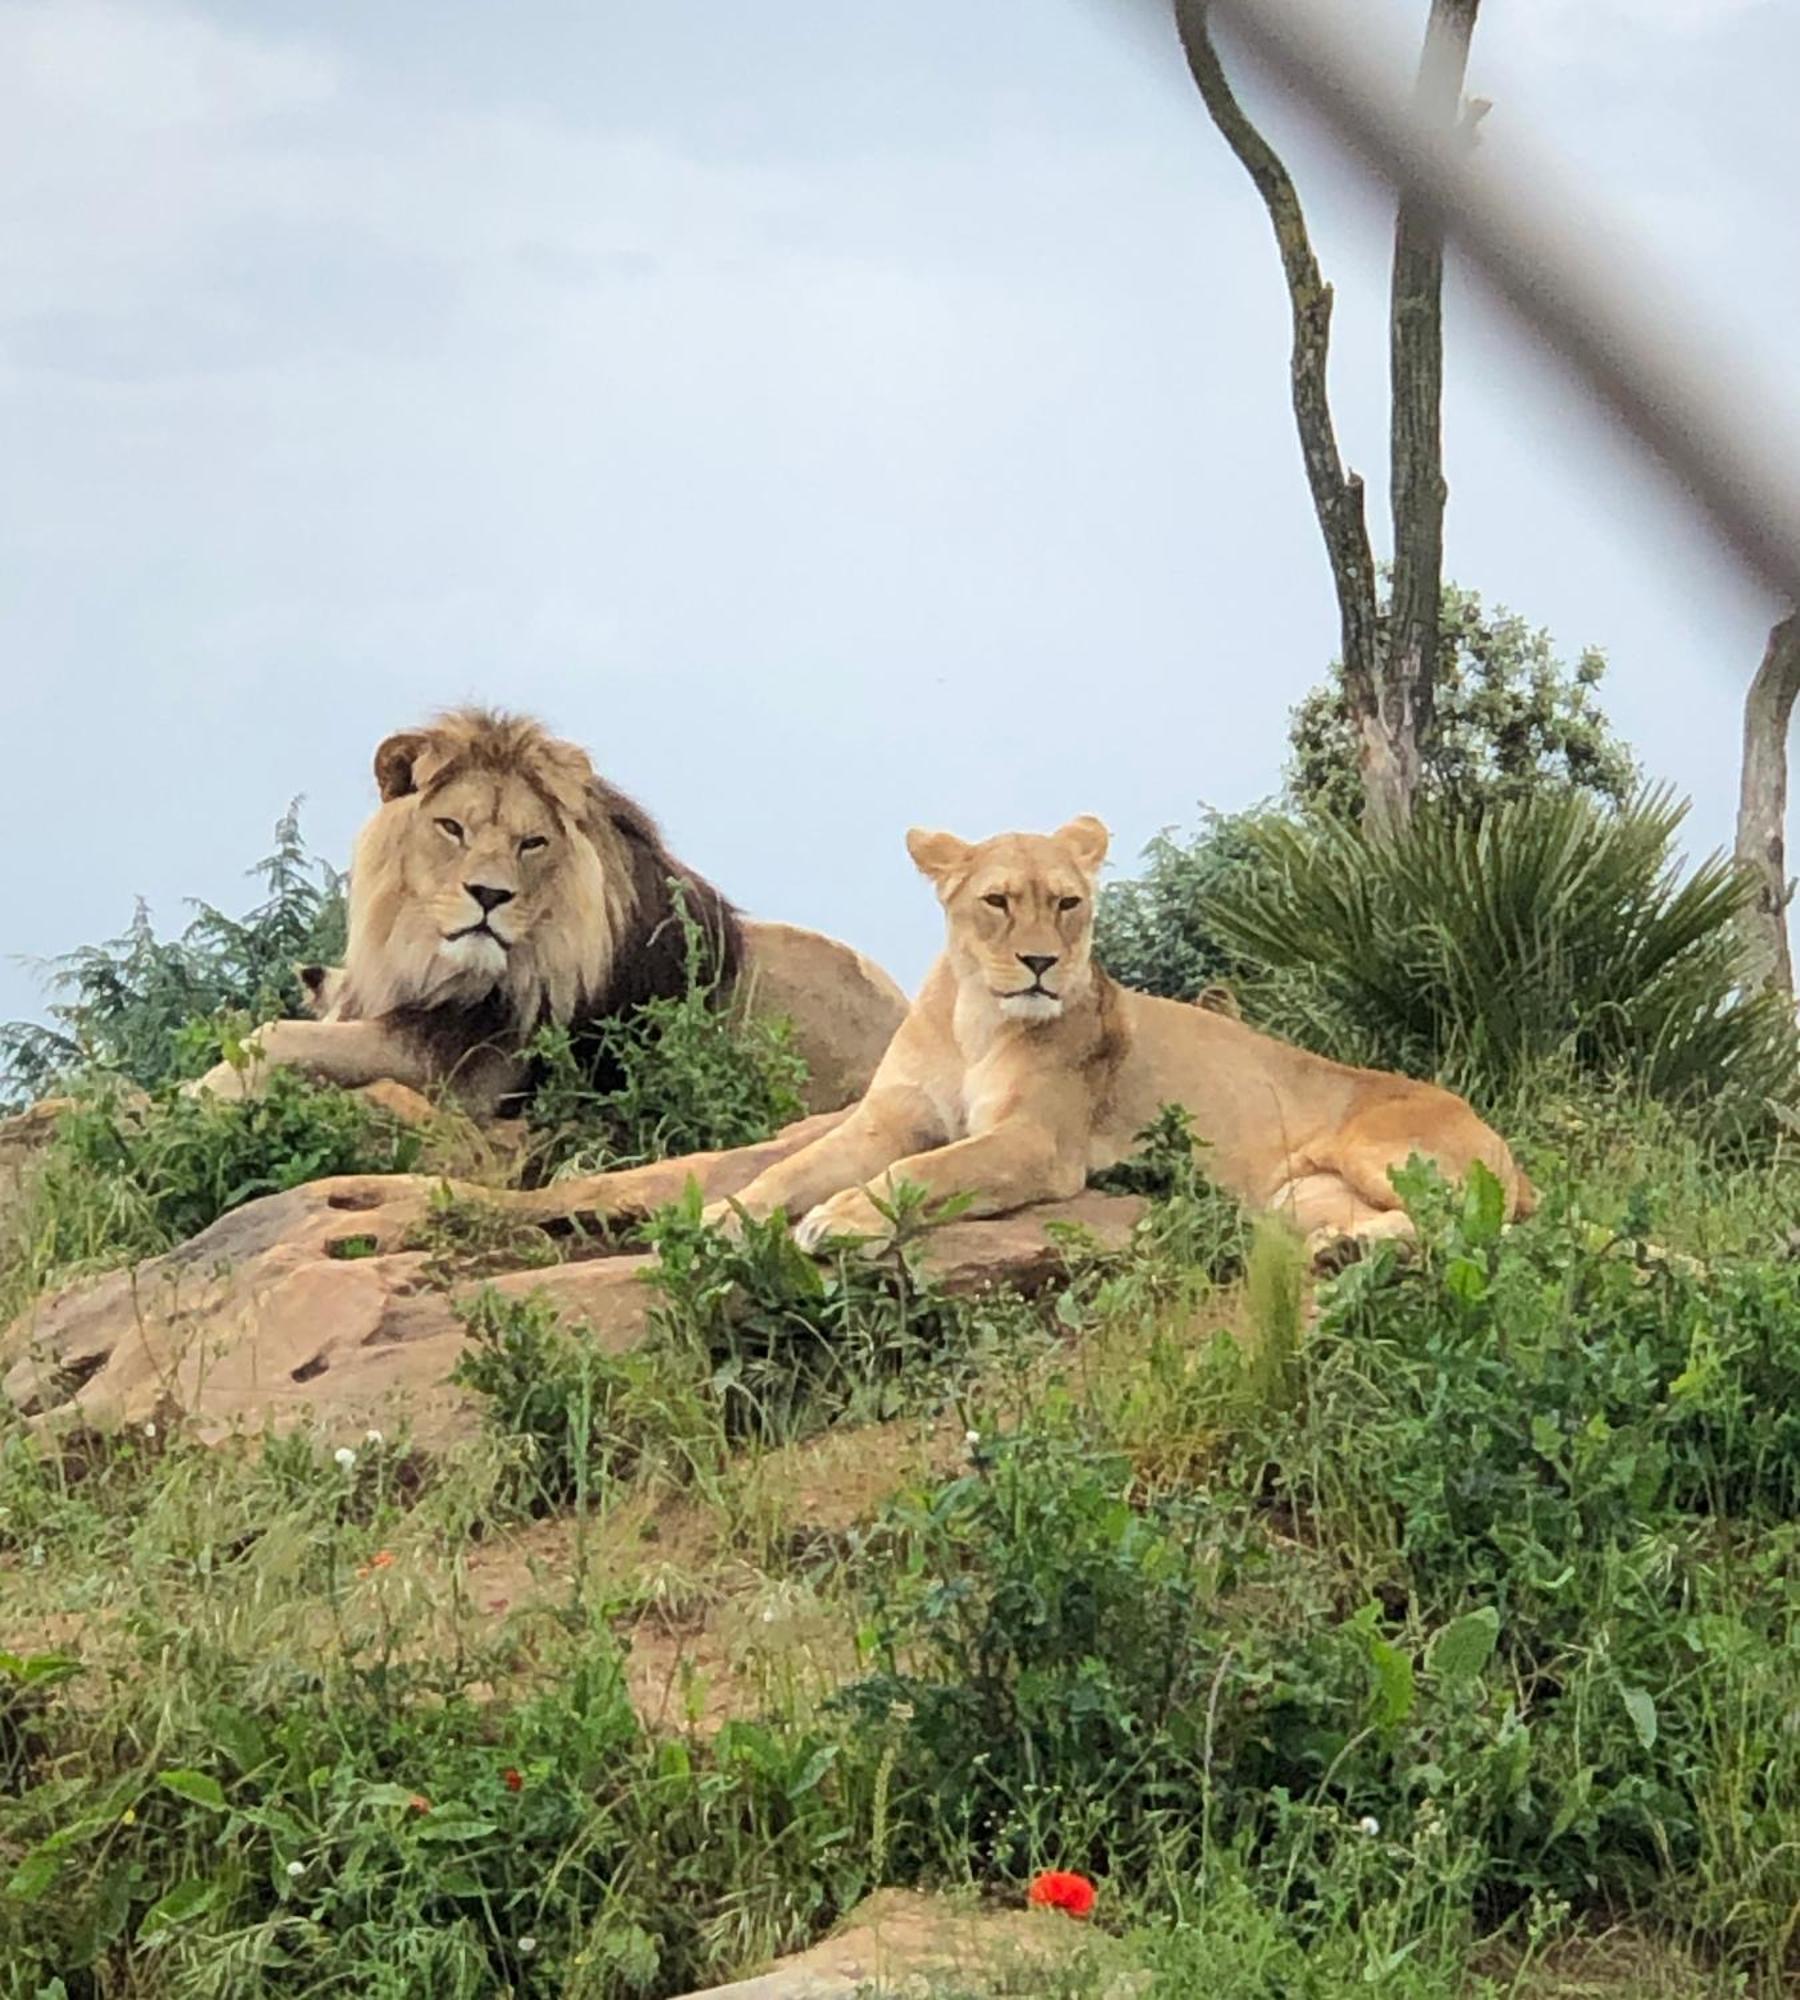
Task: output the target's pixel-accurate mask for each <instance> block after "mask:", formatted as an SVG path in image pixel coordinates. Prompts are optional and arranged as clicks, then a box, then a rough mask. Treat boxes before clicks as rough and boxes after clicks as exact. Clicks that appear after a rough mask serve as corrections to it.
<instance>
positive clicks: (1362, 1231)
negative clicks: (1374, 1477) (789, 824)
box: [709, 818, 1532, 1259]
mask: <svg viewBox="0 0 1800 2000" xmlns="http://www.w3.org/2000/svg"><path fill="white" fill-rule="evenodd" d="M1108 837H1109V836H1108V834H1107V830H1106V828H1105V827H1104V826H1102V825H1101V823H1100V822H1099V821H1098V820H1097V819H1091V818H1082V819H1074V820H1071V821H1070V822H1069V823H1068V825H1067V826H1065V827H1062V828H1060V829H1059V830H1058V831H1057V832H1055V833H1053V834H1050V835H1048V836H1045V835H1041V834H1024V833H1012V834H1001V835H999V836H997V837H996V838H995V839H993V840H984V841H981V842H980V843H978V844H975V845H971V844H970V843H969V842H967V841H963V840H958V839H957V838H956V837H955V836H954V835H952V834H948V833H925V832H921V831H919V830H918V829H915V830H914V831H913V832H911V833H909V834H908V835H907V837H906V844H907V847H908V849H909V851H910V852H911V854H912V858H913V860H914V861H915V862H916V863H917V864H918V866H919V868H920V870H921V871H922V872H923V873H924V874H926V875H927V876H929V877H930V878H931V880H932V881H933V883H935V885H936V887H937V892H938V900H939V901H940V902H941V903H942V904H943V906H944V911H945V915H946V919H947V929H948V940H947V948H946V950H945V952H944V954H943V956H942V957H941V958H939V960H938V961H937V963H936V965H935V966H933V968H932V970H931V972H930V974H929V975H928V976H927V978H926V981H925V984H924V986H923V987H922V988H921V989H920V992H919V997H918V999H917V1000H916V1001H915V1002H914V1003H913V1006H912V1010H911V1012H910V1013H909V1014H908V1015H907V1017H906V1021H905V1024H904V1025H903V1026H902V1028H901V1029H900V1032H899V1033H898V1034H897V1035H896V1036H895V1037H894V1041H893V1044H892V1046H891V1047H890V1048H889V1050H888V1052H887V1054H886V1055H885V1056H884V1057H883V1058H882V1062H881V1067H880V1068H879V1069H878V1070H877V1071H876V1073H875V1080H874V1082H873V1083H872V1084H871V1085H870V1086H869V1092H868V1095H867V1096H866V1097H865V1098H864V1099H863V1101H862V1103H861V1104H860V1105H859V1106H858V1107H857V1108H856V1109H855V1110H854V1111H852V1112H851V1113H850V1114H849V1116H848V1117H847V1118H846V1119H845V1120H844V1121H843V1122H842V1123H841V1124H840V1125H838V1126H837V1127H836V1128H835V1129H833V1130H832V1131H829V1132H827V1133H826V1134H825V1135H824V1136H823V1137H821V1138H818V1139H816V1140H814V1141H813V1142H812V1143H811V1144H810V1145H808V1146H806V1147H804V1148H803V1149H802V1150H800V1151H798V1152H796V1153H794V1154H793V1155H791V1156H790V1157H789V1158H787V1159H785V1160H782V1161H780V1162H778V1163H777V1164H775V1165H773V1166H771V1167H769V1168H767V1169H766V1170H765V1171H764V1172H762V1173H761V1174H759V1175H758V1176H757V1177H756V1179H755V1180H753V1181H751V1182H750V1184H749V1185H748V1187H746V1188H745V1189H744V1190H743V1192H742V1193H741V1194H739V1195H738V1196H737V1197H736V1201H737V1204H738V1205H739V1206H740V1207H741V1208H742V1209H743V1210H744V1211H745V1212H746V1213H747V1214H749V1215H753V1216H759V1217H760V1216H766V1215H769V1214H772V1213H773V1212H774V1211H775V1210H776V1209H782V1210H784V1211H785V1212H786V1213H787V1214H788V1215H789V1216H792V1217H795V1218H797V1224H798V1226H797V1228H796V1230H795V1235H796V1237H797V1239H798V1241H799V1242H800V1243H801V1244H802V1245H803V1246H804V1247H806V1248H807V1249H813V1248H816V1247H817V1246H818V1245H819V1244H820V1243H822V1242H824V1241H825V1240H826V1239H827V1238H828V1237H832V1236H840V1235H843V1236H871V1235H879V1234H881V1233H882V1231H883V1229H884V1223H883V1220H882V1217H881V1215H880V1212H879V1210H878V1209H877V1208H876V1206H875V1203H874V1201H873V1200H872V1199H871V1196H872V1195H873V1196H878V1197H881V1198H884V1199H885V1198H887V1197H889V1196H890V1195H891V1192H892V1188H893V1185H894V1184H895V1183H896V1182H901V1181H910V1182H912V1183H914V1184H916V1185H918V1186H921V1187H923V1188H924V1190H925V1191H926V1193H927V1194H929V1195H931V1196H932V1197H934V1198H940V1197H943V1196H946V1195H962V1196H965V1197H967V1198H968V1210H967V1212H968V1213H971V1214H974V1215H994V1214H998V1213H1001V1212H1002V1211H1004V1210H1006V1209H1010V1208H1018V1207H1020V1206H1022V1205H1023V1204H1025V1203H1027V1202H1033V1201H1050V1200H1056V1199H1060V1198H1064V1197H1067V1196H1069V1195H1073V1194H1075V1193H1077V1192H1078V1191H1079V1190H1080V1188H1081V1187H1082V1185H1083V1184H1084V1182H1085V1181H1086V1178H1087V1176H1088V1174H1089V1173H1090V1172H1093V1171H1095V1170H1097V1169H1099V1168H1102V1167H1108V1166H1112V1165H1114V1164H1116V1163H1117V1162H1118V1161H1119V1160H1121V1159H1123V1158H1125V1157H1126V1156H1127V1155H1128V1154H1129V1153H1130V1152H1131V1150H1132V1147H1133V1142H1134V1139H1135V1136H1136V1135H1137V1134H1138V1133H1139V1132H1141V1131H1142V1130H1143V1129H1144V1127H1145V1126H1146V1125H1148V1124H1149V1123H1150V1122H1151V1120H1152V1119H1153V1118H1154V1117H1155V1115H1156V1113H1157V1112H1158V1110H1159V1109H1160V1108H1161V1107H1162V1106H1163V1105H1164V1104H1168V1103H1174V1104H1179V1105H1181V1106H1183V1107H1184V1108H1185V1109H1186V1110H1187V1111H1188V1113H1189V1114H1190V1117H1191V1119H1192V1122H1193V1129H1194V1132H1195V1135H1196V1137H1197V1138H1199V1139H1200V1140H1202V1141H1203V1142H1204V1143H1205V1144H1206V1146H1207V1148H1208V1151H1207V1154H1206V1164H1207V1169H1208V1171H1209V1172H1210V1173H1211V1175H1212V1176H1213V1178H1214V1179H1215V1180H1216V1181H1218V1183H1219V1184H1220V1185H1221V1186H1223V1187H1225V1188H1227V1189H1229V1190H1230V1191H1231V1192H1232V1193H1233V1194H1235V1195H1237V1196H1238V1197H1239V1199H1240V1200H1242V1201H1244V1202H1246V1203H1248V1204H1249V1205H1251V1206H1253V1207H1255V1208H1259V1209H1267V1210H1274V1211H1278V1212H1280V1213H1282V1214H1285V1215H1287V1216H1289V1217H1291V1218H1292V1220H1293V1222H1294V1223H1295V1225H1296V1226H1297V1227H1298V1228H1299V1230H1300V1231H1301V1232H1302V1234H1303V1235H1304V1236H1305V1238H1306V1244H1307V1249H1308V1251H1309V1253H1310V1254H1311V1255H1312V1256H1313V1257H1314V1258H1315V1259H1317V1258H1318V1257H1319V1256H1320V1255H1321V1254H1322V1253H1325V1252H1327V1251H1329V1250H1331V1249H1332V1248H1333V1247H1334V1246H1337V1245H1340V1244H1343V1243H1345V1242H1346V1240H1349V1241H1354V1240H1356V1239H1363V1238H1370V1237H1377V1236H1404V1235H1407V1234H1409V1233H1410V1231H1411V1226H1412V1225H1411V1223H1410V1221H1409V1219H1408V1217H1407V1215H1406V1213H1405V1211H1404V1210H1403V1209H1402V1208H1401V1206H1400V1203H1399V1199H1398V1197H1397V1196H1396V1195H1395V1193H1394V1190H1393V1187H1392V1185H1391V1184H1390V1182H1389V1180H1388V1170H1389V1169H1390V1168H1391V1167H1397V1166H1400V1165H1403V1164H1404V1163H1405V1161H1406V1160H1407V1158H1408V1157H1409V1155H1411V1154H1413V1153H1415V1152H1416V1153H1419V1154H1422V1155H1423V1156H1424V1157H1425V1158H1427V1159H1429V1160H1433V1161H1435V1162H1436V1163H1437V1165H1438V1166H1439V1167H1440V1168H1441V1169H1442V1170H1443V1172H1444V1173H1445V1174H1446V1175H1448V1176H1450V1177H1451V1178H1460V1177H1461V1176H1463V1175H1464V1174H1466V1173H1467V1171H1468V1169H1469V1167H1470V1165H1471V1164H1472V1163H1473V1162H1474V1161H1476V1160H1480V1161H1482V1162H1483V1163H1484V1164H1485V1165H1486V1166H1488V1167H1490V1168H1491V1169H1492V1170H1493V1171H1494V1173H1495V1174H1497V1175H1498V1176H1499V1178H1500V1183H1501V1186H1502V1188H1503V1189H1504V1191H1505V1196H1506V1206H1507V1213H1508V1214H1509V1215H1521V1214H1525V1213H1527V1212H1529V1209H1530V1206H1531V1202H1532V1196H1531V1191H1530V1188H1529V1186H1528V1184H1527V1183H1526V1181H1525V1178H1524V1176H1523V1175H1522V1174H1521V1173H1520V1172H1519V1170H1518V1168H1517V1167H1516V1166H1515V1165H1514V1164H1513V1159H1512V1155H1511V1154H1510V1153H1509V1152H1508V1151H1507V1149H1506V1144H1505V1142H1504V1141H1503V1140H1502V1139H1501V1138H1500V1136H1499V1135H1498V1134H1497V1133H1495V1132H1493V1131H1490V1130H1489V1128H1488V1127H1487V1126H1486V1125H1484V1124H1483V1123H1482V1122H1481V1120H1480V1119H1479V1118H1478V1117H1476V1115H1475V1113H1474V1112H1473V1111H1472V1110H1471V1109H1470V1108H1469V1106H1468V1105H1467V1104H1465V1103H1464V1102H1463V1100H1462V1099H1461V1098H1460V1097H1455V1096H1453V1095H1452V1094H1451V1093H1450V1092H1449V1091H1447V1090H1440V1089H1439V1088H1438V1087H1437V1085H1435V1084H1430V1083H1418V1082H1415V1081H1413V1080H1412V1079H1411V1078H1409V1077H1403V1076H1391V1075H1387V1074H1385V1073H1383V1072H1382V1071H1379V1070H1368V1069H1350V1068H1348V1067H1347V1066H1346V1065H1344V1064H1343V1063H1336V1062H1329V1061H1327V1060H1326V1058H1325V1057H1323V1056H1316V1055H1310V1054H1308V1053H1307V1052H1306V1051H1305V1050H1302V1049H1297V1048H1294V1047H1292V1046H1290V1045H1289V1044H1288V1043H1286V1042H1280V1041H1276V1040H1275V1039H1274V1038H1273V1037H1272V1036H1269V1035H1262V1034H1258V1033H1257V1032H1256V1031H1255V1030H1254V1029H1253V1028H1247V1027H1245V1026H1244V1025H1243V1023H1242V1022H1240V1021H1236V1020H1233V1019H1231V1018H1230V1017H1229V1016H1227V1015H1225V1014H1221V1013H1215V1012H1212V1011H1209V1010H1207V1009H1204V1008H1201V1007H1192V1006H1181V1005H1178V1004H1177V1003H1176V1002H1174V1001H1170V1000H1158V999H1153V998H1152V997H1151V996H1150V995H1148V994H1145V993H1133V992H1131V991H1130V990H1129V989H1127V988H1125V987H1122V986H1119V985H1116V984H1115V983H1114V982H1113V981H1112V980H1111V979H1109V978H1108V977H1107V976H1106V974H1105V973H1104V972H1103V971H1101V969H1100V968H1099V966H1097V965H1096V964H1095V963H1094V962H1093V957H1092V947H1093V931H1094V886H1095V880H1096V878H1097V876H1098V874H1099V872H1100V864H1101V863H1102V861H1104V860H1105V858H1106V848H1107V841H1108ZM730 1209H731V1203H729V1202H720V1203H716V1204H714V1207H713V1209H712V1210H711V1211H709V1212H710V1213H712V1214H713V1215H714V1216H715V1218H716V1219H721V1220H722V1219H724V1218H725V1217H726V1216H728V1214H729V1212H730Z"/></svg>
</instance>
